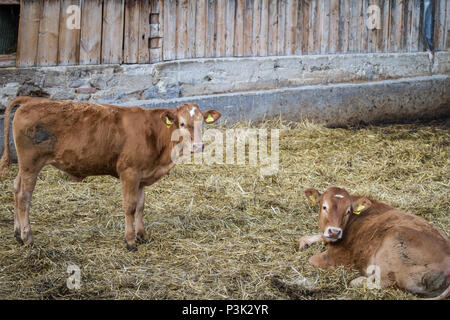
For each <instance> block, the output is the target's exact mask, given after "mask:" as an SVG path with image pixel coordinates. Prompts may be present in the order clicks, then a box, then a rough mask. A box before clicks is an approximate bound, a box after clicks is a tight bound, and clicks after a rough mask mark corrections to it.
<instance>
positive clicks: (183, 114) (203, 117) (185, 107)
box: [161, 103, 221, 153]
mask: <svg viewBox="0 0 450 320" xmlns="http://www.w3.org/2000/svg"><path fill="white" fill-rule="evenodd" d="M220 116H221V114H220V112H218V111H216V110H213V109H211V110H207V111H200V109H199V107H198V105H197V104H195V103H184V104H182V105H179V106H178V107H177V108H176V110H173V109H172V110H166V111H164V112H163V113H162V115H161V119H162V120H163V122H164V123H165V124H166V126H167V127H168V128H170V127H171V126H174V128H175V129H178V130H176V131H175V133H174V134H173V136H172V138H173V139H172V140H174V141H179V143H181V144H182V145H181V146H182V148H183V150H188V151H189V152H193V153H195V152H202V151H203V150H204V149H205V145H204V144H203V139H202V124H203V122H205V123H206V124H213V123H214V122H216V121H217V120H218V119H219V118H220Z"/></svg>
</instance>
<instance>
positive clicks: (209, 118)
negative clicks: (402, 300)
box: [202, 109, 222, 124]
mask: <svg viewBox="0 0 450 320" xmlns="http://www.w3.org/2000/svg"><path fill="white" fill-rule="evenodd" d="M202 114H203V119H204V120H205V122H206V124H213V123H214V122H216V121H217V120H218V119H219V118H220V116H221V115H222V114H221V113H220V112H219V111H216V110H214V109H211V110H207V111H203V112H202Z"/></svg>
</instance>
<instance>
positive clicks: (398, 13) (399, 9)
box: [391, 0, 404, 52]
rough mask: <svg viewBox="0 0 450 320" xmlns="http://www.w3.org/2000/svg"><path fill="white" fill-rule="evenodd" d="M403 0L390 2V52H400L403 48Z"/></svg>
mask: <svg viewBox="0 0 450 320" xmlns="http://www.w3.org/2000/svg"><path fill="white" fill-rule="evenodd" d="M403 17H404V16H403V0H392V2H391V50H392V51H394V52H400V51H401V50H402V48H403V46H402V39H403V37H402V36H403V23H404V21H403Z"/></svg>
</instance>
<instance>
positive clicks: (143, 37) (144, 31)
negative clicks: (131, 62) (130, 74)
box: [137, 0, 159, 63]
mask: <svg viewBox="0 0 450 320" xmlns="http://www.w3.org/2000/svg"><path fill="white" fill-rule="evenodd" d="M156 2H158V1H156ZM150 13H151V8H150V1H149V0H142V1H140V3H139V21H138V23H139V32H138V39H137V41H138V53H137V59H138V63H149V62H150V34H151V31H150V23H152V21H151V18H150ZM157 25H158V26H157V27H156V28H157V29H158V31H157V32H158V34H159V21H158V23H157Z"/></svg>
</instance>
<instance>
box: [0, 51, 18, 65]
mask: <svg viewBox="0 0 450 320" xmlns="http://www.w3.org/2000/svg"><path fill="white" fill-rule="evenodd" d="M15 65H16V54H15V53H12V54H0V67H14V66H15Z"/></svg>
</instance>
